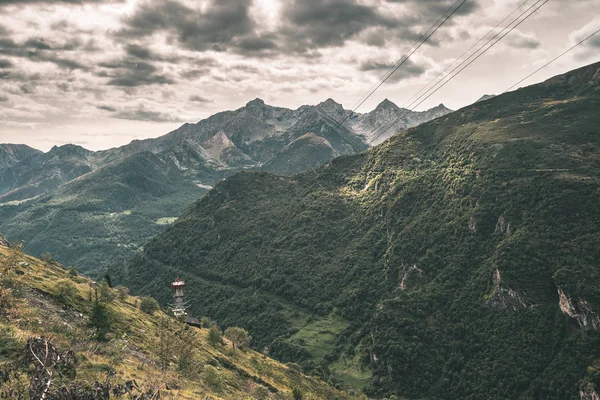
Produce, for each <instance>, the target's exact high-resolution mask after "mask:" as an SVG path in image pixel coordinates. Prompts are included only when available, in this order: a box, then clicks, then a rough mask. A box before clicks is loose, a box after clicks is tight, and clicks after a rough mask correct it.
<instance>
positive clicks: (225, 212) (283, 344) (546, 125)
mask: <svg viewBox="0 0 600 400" xmlns="http://www.w3.org/2000/svg"><path fill="white" fill-rule="evenodd" d="M599 107H600V64H594V65H591V66H588V67H585V68H582V69H579V70H576V71H572V72H570V73H568V74H565V75H561V76H557V77H555V78H552V79H550V80H548V81H546V82H544V83H541V84H538V85H534V86H530V87H527V88H523V89H520V90H517V91H515V92H511V93H507V94H504V95H501V96H497V97H494V98H492V99H489V100H486V101H482V102H479V103H476V104H474V105H472V106H469V107H467V108H464V109H462V110H459V111H457V112H454V113H452V114H449V115H446V116H443V117H441V118H438V119H436V120H434V121H432V122H428V123H425V124H422V125H420V126H418V127H416V128H411V129H408V130H406V131H403V132H401V133H400V134H398V135H396V136H394V137H392V138H391V139H388V140H387V141H385V142H384V143H382V144H381V145H379V146H377V147H375V148H373V149H371V150H370V151H368V152H366V153H363V154H360V155H354V156H344V157H340V158H336V159H334V160H332V161H331V162H329V163H328V164H327V165H325V166H323V167H320V168H318V169H317V170H315V171H311V172H306V173H303V174H300V175H297V176H293V177H282V176H276V175H271V174H268V173H265V172H243V173H239V174H237V175H235V176H233V177H230V178H228V179H226V180H225V181H223V182H220V183H219V184H217V185H216V187H215V189H213V190H212V191H210V192H209V193H208V194H206V195H205V196H204V197H203V198H202V199H200V200H199V201H198V202H196V203H195V204H193V205H192V206H190V207H189V208H188V209H187V210H186V212H185V213H184V214H183V216H182V217H180V218H179V220H178V221H177V222H176V223H175V224H173V225H172V226H171V227H169V228H168V229H167V230H166V231H165V233H164V234H162V235H160V236H158V237H157V238H156V239H154V240H153V241H152V242H151V243H149V244H148V245H147V246H146V247H145V251H144V252H143V253H142V254H140V255H138V256H137V257H135V258H134V259H132V260H130V261H129V262H127V263H124V264H118V265H115V266H114V267H113V268H112V270H111V274H112V275H113V277H114V279H115V280H117V281H120V282H123V283H125V284H127V285H129V286H131V287H132V289H133V290H134V291H135V292H136V293H140V294H153V295H157V296H158V297H159V299H160V300H161V301H162V302H163V303H167V302H168V301H169V296H170V293H169V289H168V285H167V283H168V282H170V281H171V280H172V279H173V278H174V277H175V276H180V277H181V278H183V279H185V280H186V281H187V282H188V285H187V287H188V288H189V289H188V292H187V294H186V296H187V297H188V300H189V301H190V304H191V309H192V310H193V311H194V312H195V313H197V314H201V315H207V316H210V317H212V318H214V319H216V320H217V321H218V322H219V323H221V324H222V325H223V326H228V325H233V324H236V325H240V326H243V327H244V328H246V329H248V330H249V332H250V333H251V335H252V337H253V346H255V347H257V348H263V347H265V346H268V347H269V349H270V354H271V355H273V356H275V357H277V358H279V359H281V360H284V361H288V360H289V361H295V362H298V363H300V364H302V366H303V367H304V368H305V369H307V370H311V371H313V372H314V373H317V374H320V375H323V376H325V377H328V378H329V379H332V380H336V379H338V380H339V381H340V382H341V383H342V384H345V385H349V386H355V387H361V388H364V390H365V392H366V393H367V394H368V395H372V396H384V395H391V394H395V395H399V396H404V397H406V398H462V399H481V398H489V399H506V398H543V399H570V398H573V399H574V398H579V397H580V391H582V392H585V393H587V391H593V390H594V388H595V385H596V384H598V383H600V372H599V370H598V368H600V346H599V344H600V342H599V339H600V333H599V332H598V327H599V326H600V318H599V314H598V310H600V289H598V288H599V287H600V268H599V267H600V266H599V265H598V262H599V260H600V248H599V247H598V243H600V228H599V226H600V207H599V205H600V174H599V172H600V136H599V131H598V127H599V126H600V114H598V113H597V110H598V109H600V108H599ZM319 326H321V328H317V329H314V328H315V327H319Z"/></svg>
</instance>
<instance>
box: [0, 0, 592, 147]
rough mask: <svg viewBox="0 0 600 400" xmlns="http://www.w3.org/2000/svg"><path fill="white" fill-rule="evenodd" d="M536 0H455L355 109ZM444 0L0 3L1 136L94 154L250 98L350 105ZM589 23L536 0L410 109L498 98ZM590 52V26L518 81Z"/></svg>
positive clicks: (414, 84)
mask: <svg viewBox="0 0 600 400" xmlns="http://www.w3.org/2000/svg"><path fill="white" fill-rule="evenodd" d="M535 1H536V0H527V2H525V0H518V1H513V0H467V1H466V2H465V3H464V4H463V5H462V6H461V7H460V8H459V9H458V11H457V12H456V13H455V14H454V15H453V16H452V17H451V18H450V19H449V20H448V21H447V22H446V23H445V24H444V25H443V26H442V27H441V28H440V29H439V30H438V31H437V32H435V34H434V35H433V36H432V37H431V38H430V40H428V41H427V42H426V43H425V44H424V45H423V46H422V47H420V48H419V49H418V51H416V52H415V53H414V54H413V55H412V56H411V57H410V59H409V60H408V61H407V62H406V63H405V64H404V65H402V66H401V67H400V68H399V69H398V71H397V72H396V73H395V74H394V75H393V76H392V77H391V78H390V79H389V80H388V81H387V82H386V83H385V84H383V85H382V86H381V87H380V88H379V89H378V90H377V91H376V92H375V93H374V94H373V95H372V96H371V98H369V100H368V101H366V102H365V103H364V104H363V105H362V106H361V107H360V108H358V110H356V111H357V112H368V111H370V110H371V109H373V108H374V107H375V106H376V105H377V104H378V103H379V102H380V101H382V100H383V99H385V98H387V99H389V100H391V101H393V102H394V103H396V104H397V105H398V106H407V105H408V104H409V102H408V101H409V100H410V98H411V97H412V96H413V95H414V94H415V93H417V92H418V91H419V90H420V89H421V88H422V87H423V86H424V85H426V84H427V83H428V82H430V80H431V79H433V78H434V77H436V76H437V75H438V74H439V73H440V72H441V71H443V70H444V69H445V68H446V67H447V66H449V65H450V64H451V63H452V62H453V61H454V60H455V59H456V57H458V56H460V55H461V54H462V53H463V52H464V51H465V50H467V49H468V48H469V47H471V46H472V45H473V44H474V43H476V42H477V41H478V40H479V39H480V38H481V37H483V36H484V35H485V34H487V33H488V32H489V31H490V29H492V28H493V27H494V26H496V24H498V23H499V22H500V21H501V20H503V19H504V18H505V17H506V16H507V15H509V14H510V13H511V12H512V11H514V10H515V9H516V8H517V7H518V6H519V5H522V4H524V3H525V5H524V6H523V8H521V10H524V9H526V8H528V7H530V6H531V5H532V4H533V3H535ZM454 2H455V0H297V1H293V0H196V1H193V0H0V143H25V144H28V145H30V146H32V147H35V148H38V149H40V150H43V151H47V150H49V149H50V148H51V147H52V146H55V145H58V146H60V145H62V144H66V143H75V144H78V145H81V146H84V147H86V148H88V149H91V150H100V149H106V148H110V147H115V146H120V145H123V144H126V143H128V142H130V141H131V140H134V139H143V138H149V137H157V136H160V135H163V134H166V133H167V132H169V131H171V130H173V129H175V128H177V127H178V126H180V125H181V124H183V123H185V122H197V121H199V120H201V119H203V118H206V117H208V116H210V115H212V114H214V113H216V112H219V111H224V110H230V109H237V108H239V107H242V106H243V105H245V104H246V103H247V102H248V101H250V100H252V99H254V98H257V97H259V98H261V99H263V100H264V101H265V102H266V103H267V104H270V105H276V106H280V107H289V108H297V107H299V106H301V105H303V104H318V103H320V102H322V101H324V100H325V99H327V98H333V99H334V100H336V101H337V102H339V103H341V104H343V106H344V107H345V108H346V109H353V108H354V106H355V105H356V104H357V102H358V101H359V100H360V98H361V97H362V96H363V95H365V94H366V93H367V92H368V90H369V89H370V88H372V87H373V85H374V84H376V83H377V82H378V80H379V79H380V78H381V76H382V75H383V74H384V73H385V72H386V71H387V70H388V68H389V67H390V66H392V65H393V64H394V63H395V62H396V61H397V60H398V59H400V58H401V57H402V55H403V54H405V53H406V52H407V51H408V50H409V49H410V48H411V46H412V45H413V43H414V41H416V40H417V39H419V37H420V36H421V35H422V34H423V33H424V32H426V31H427V30H428V29H429V28H430V26H431V25H432V24H433V23H434V22H435V21H437V20H438V19H439V18H440V17H441V16H442V14H444V12H445V11H446V10H447V9H448V8H449V7H450V6H451V5H452V4H454ZM515 15H516V14H515ZM504 25H506V23H505V24H504ZM504 25H501V27H503V26H504ZM598 29H600V0H550V1H548V3H546V4H545V5H544V6H543V7H541V8H540V9H539V10H538V11H537V12H536V13H535V14H534V15H533V16H532V17H531V18H529V19H528V20H526V21H525V22H524V23H523V24H521V25H520V26H519V27H518V28H517V29H515V30H514V31H512V32H511V33H510V34H509V35H507V36H506V37H505V38H504V39H503V40H502V41H501V42H499V43H498V44H497V45H496V46H495V47H493V48H492V49H491V50H490V51H489V52H488V53H486V54H485V55H484V56H482V57H481V58H479V59H478V60H477V61H475V62H474V63H473V64H472V65H470V66H469V67H468V68H467V69H465V70H464V71H463V72H462V73H461V74H460V75H458V76H457V77H456V78H455V79H453V80H452V81H451V82H450V83H448V84H447V85H446V86H445V87H444V88H442V89H441V90H440V91H438V92H437V93H435V94H434V95H432V96H431V97H430V98H429V99H428V100H427V101H425V102H424V103H423V104H421V105H419V106H418V108H417V109H418V110H422V109H428V108H431V107H434V106H436V105H438V104H440V103H443V104H445V105H446V106H447V107H449V108H451V109H458V108H460V107H463V106H465V105H468V104H471V103H473V102H474V101H476V100H477V99H479V98H480V97H481V96H482V95H484V94H498V93H502V92H503V91H504V90H506V89H507V88H508V87H510V86H512V85H513V84H514V83H516V82H518V81H519V80H520V79H521V78H523V77H525V76H526V75H528V74H529V73H530V72H532V71H534V70H535V69H537V68H539V67H540V66H541V65H543V64H544V63H545V62H547V61H549V60H550V59H552V58H554V57H555V56H556V55H558V54H559V53H561V52H562V51H564V50H566V49H567V48H569V47H570V46H572V45H573V44H575V43H577V42H578V41H579V40H581V39H582V38H583V37H585V36H587V35H588V34H590V33H592V32H593V31H595V30H598ZM488 37H489V36H488ZM597 61H600V34H599V35H597V36H595V37H594V38H592V39H591V40H589V41H587V42H586V43H585V44H584V45H582V46H580V47H578V48H577V49H576V50H574V51H573V52H571V53H569V54H568V55H566V56H565V57H564V58H562V59H560V60H559V61H557V62H556V63H553V64H552V65H551V66H549V67H548V68H546V69H544V70H543V71H541V72H540V73H539V74H536V75H535V76H533V77H532V78H531V79H529V80H527V81H526V82H524V83H523V84H522V85H521V86H525V85H528V84H531V83H535V82H539V81H542V80H544V79H547V78H548V77H550V76H553V75H556V74H559V73H563V72H566V71H569V70H571V69H574V68H577V67H581V66H584V65H587V64H591V63H593V62H597Z"/></svg>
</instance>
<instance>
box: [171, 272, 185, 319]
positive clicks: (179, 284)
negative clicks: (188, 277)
mask: <svg viewBox="0 0 600 400" xmlns="http://www.w3.org/2000/svg"><path fill="white" fill-rule="evenodd" d="M184 286H185V282H184V281H182V280H180V279H179V278H176V279H175V282H173V283H171V288H172V289H173V292H174V293H173V306H172V309H173V314H175V316H176V317H179V316H181V315H187V312H186V311H185V309H186V306H185V303H184V301H183V287H184Z"/></svg>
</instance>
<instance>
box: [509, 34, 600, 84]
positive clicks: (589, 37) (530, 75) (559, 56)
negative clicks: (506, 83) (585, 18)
mask: <svg viewBox="0 0 600 400" xmlns="http://www.w3.org/2000/svg"><path fill="white" fill-rule="evenodd" d="M598 33H600V29H598V30H597V31H596V32H594V33H592V34H591V35H590V36H588V37H586V38H585V39H583V40H582V41H580V42H578V43H577V44H575V45H574V46H572V47H570V48H568V49H567V50H565V51H563V52H562V53H560V54H559V55H558V56H556V57H554V58H553V59H552V60H550V61H548V62H547V63H546V64H544V65H542V66H541V67H540V68H538V69H536V70H535V71H533V72H532V73H531V74H529V75H527V76H526V77H525V78H523V79H521V80H520V81H519V82H517V83H515V84H514V85H512V86H511V87H509V88H508V89H506V90H505V91H504V92H502V94H504V93H506V92H508V91H509V90H511V89H512V88H514V87H515V86H517V85H520V84H521V83H523V82H524V81H526V80H527V79H529V78H531V77H532V76H533V75H535V74H537V73H538V72H540V71H541V70H543V69H544V68H546V67H547V66H548V65H550V64H552V63H553V62H554V61H556V60H558V59H559V58H561V57H562V56H564V55H565V54H567V53H568V52H570V51H571V50H573V49H574V48H576V47H577V46H579V45H581V44H582V43H584V42H585V41H587V40H588V39H591V38H592V36H594V35H596V34H598Z"/></svg>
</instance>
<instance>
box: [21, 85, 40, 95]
mask: <svg viewBox="0 0 600 400" xmlns="http://www.w3.org/2000/svg"><path fill="white" fill-rule="evenodd" d="M19 89H21V92H22V93H23V94H32V93H35V91H36V85H34V84H32V83H24V84H23V85H21V87H20V88H19Z"/></svg>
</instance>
